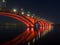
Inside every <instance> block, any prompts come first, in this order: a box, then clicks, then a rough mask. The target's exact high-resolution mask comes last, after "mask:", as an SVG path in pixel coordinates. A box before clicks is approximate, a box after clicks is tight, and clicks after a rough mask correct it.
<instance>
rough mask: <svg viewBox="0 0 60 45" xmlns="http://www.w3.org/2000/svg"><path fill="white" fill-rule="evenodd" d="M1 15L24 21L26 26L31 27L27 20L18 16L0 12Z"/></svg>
mask: <svg viewBox="0 0 60 45" xmlns="http://www.w3.org/2000/svg"><path fill="white" fill-rule="evenodd" d="M0 15H2V16H8V17H11V18H14V19H16V20H18V21H22V22H23V23H24V24H26V25H27V26H29V23H28V22H27V21H26V19H24V18H22V17H21V16H19V15H17V14H11V13H5V12H0Z"/></svg>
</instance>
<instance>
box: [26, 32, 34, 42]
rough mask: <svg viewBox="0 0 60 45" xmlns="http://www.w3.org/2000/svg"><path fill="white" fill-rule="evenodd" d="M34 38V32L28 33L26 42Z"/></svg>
mask: <svg viewBox="0 0 60 45" xmlns="http://www.w3.org/2000/svg"><path fill="white" fill-rule="evenodd" d="M33 37H34V31H33V32H31V33H30V35H29V36H28V37H27V39H26V42H27V41H29V40H31V39H32V38H33Z"/></svg>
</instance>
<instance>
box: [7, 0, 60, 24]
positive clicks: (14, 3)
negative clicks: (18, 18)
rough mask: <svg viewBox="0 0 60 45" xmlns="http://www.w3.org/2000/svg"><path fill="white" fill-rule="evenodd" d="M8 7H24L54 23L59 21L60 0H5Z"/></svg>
mask: <svg viewBox="0 0 60 45" xmlns="http://www.w3.org/2000/svg"><path fill="white" fill-rule="evenodd" d="M7 7H9V8H14V7H15V8H17V9H18V10H19V9H20V8H24V9H25V10H27V11H28V10H29V11H31V12H33V13H36V15H38V16H40V17H42V18H45V19H47V20H50V21H52V22H54V23H60V21H59V19H60V1H58V0H54V1H53V0H50V1H49V0H7Z"/></svg>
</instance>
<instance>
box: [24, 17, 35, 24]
mask: <svg viewBox="0 0 60 45" xmlns="http://www.w3.org/2000/svg"><path fill="white" fill-rule="evenodd" d="M25 17H26V18H27V19H29V20H30V21H31V22H32V23H33V24H34V23H35V21H34V18H31V17H29V16H25Z"/></svg>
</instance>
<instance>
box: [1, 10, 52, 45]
mask: <svg viewBox="0 0 60 45" xmlns="http://www.w3.org/2000/svg"><path fill="white" fill-rule="evenodd" d="M1 16H2V17H8V18H12V19H14V20H17V21H18V22H19V23H18V24H17V23H11V22H7V23H4V24H3V25H2V23H1V21H2V19H0V20H1V21H0V23H1V24H0V28H1V25H2V26H3V27H2V28H4V30H5V31H6V29H7V27H8V31H10V30H9V29H10V28H9V27H10V25H11V26H12V28H11V29H12V30H13V32H14V31H15V29H16V27H19V28H20V29H19V31H22V30H23V29H22V27H23V28H24V26H25V27H26V28H24V30H23V31H22V32H19V34H17V36H16V37H14V38H12V39H11V40H8V41H6V42H4V43H1V44H0V45H23V44H25V43H27V44H26V45H31V44H32V43H34V42H35V41H37V40H38V39H40V38H41V37H43V36H44V35H46V34H47V33H48V32H50V31H52V30H53V23H52V22H50V21H47V20H44V19H40V18H34V17H31V16H27V15H26V14H24V15H22V14H17V13H11V12H6V11H0V17H1ZM3 20H5V19H4V18H3ZM6 20H7V19H6ZM20 22H22V24H23V25H24V26H22V24H20ZM19 24H20V25H19ZM4 25H5V26H4ZM18 25H19V26H18ZM6 26H7V27H6ZM13 26H15V27H13ZM21 29H22V30H21ZM8 31H7V32H8ZM16 31H17V30H16ZM2 33H3V32H2ZM4 34H5V33H4ZM7 34H8V33H7ZM10 34H11V33H10ZM12 35H13V33H12ZM3 36H4V35H3ZM2 38H3V37H2ZM8 39H9V38H8Z"/></svg>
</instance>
